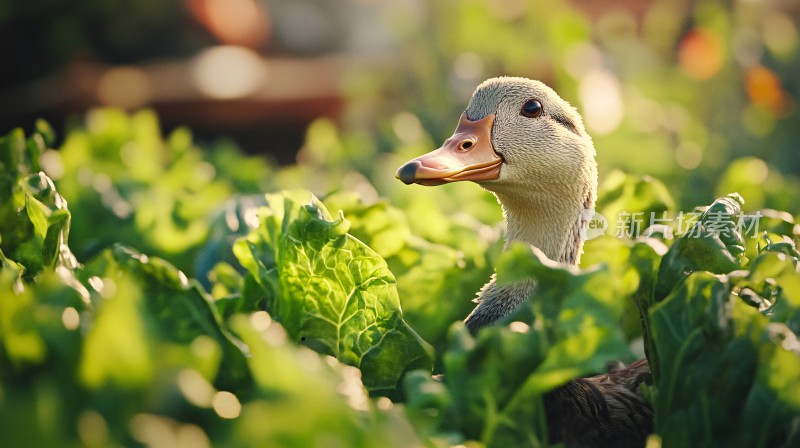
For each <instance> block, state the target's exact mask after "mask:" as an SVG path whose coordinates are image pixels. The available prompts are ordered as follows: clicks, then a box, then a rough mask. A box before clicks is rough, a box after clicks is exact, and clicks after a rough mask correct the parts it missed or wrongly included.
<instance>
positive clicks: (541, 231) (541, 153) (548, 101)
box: [397, 77, 653, 448]
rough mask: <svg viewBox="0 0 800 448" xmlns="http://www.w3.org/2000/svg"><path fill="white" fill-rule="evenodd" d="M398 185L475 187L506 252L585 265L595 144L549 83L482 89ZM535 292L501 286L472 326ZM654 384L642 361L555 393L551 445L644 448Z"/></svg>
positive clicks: (506, 80) (505, 81) (499, 82)
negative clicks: (501, 232) (646, 391)
mask: <svg viewBox="0 0 800 448" xmlns="http://www.w3.org/2000/svg"><path fill="white" fill-rule="evenodd" d="M397 177H398V178H399V179H400V180H402V181H403V182H405V183H409V184H410V183H419V184H423V185H440V184H443V183H448V182H456V181H464V180H469V181H473V182H475V183H477V184H479V185H480V186H481V187H483V188H485V189H486V190H489V191H490V192H492V193H493V194H494V195H495V196H496V197H497V200H498V202H499V203H500V205H501V207H502V209H503V217H504V221H505V224H506V233H505V235H506V236H505V237H506V240H505V245H506V248H507V247H508V246H509V245H510V244H511V243H512V242H515V241H522V242H525V243H527V244H529V245H531V246H534V247H536V248H538V249H539V250H541V251H542V252H543V253H544V254H545V255H547V257H548V258H550V259H552V260H554V261H558V262H561V263H565V264H570V265H578V263H579V262H580V256H581V253H582V249H583V240H582V239H581V237H580V235H581V229H582V227H583V226H584V225H585V217H586V216H588V215H587V213H586V212H585V211H586V210H589V209H592V208H593V207H594V202H595V199H596V195H597V164H596V162H595V149H594V144H593V143H592V139H591V137H590V136H589V135H588V134H587V133H586V131H585V129H584V126H583V121H582V119H581V117H580V115H579V114H578V112H577V111H576V110H575V108H573V107H572V106H570V105H569V103H567V102H566V101H564V100H563V99H562V98H561V97H559V96H558V94H557V93H556V92H555V91H553V90H552V89H551V88H549V87H548V86H546V85H545V84H543V83H541V82H539V81H534V80H530V79H526V78H511V77H501V78H492V79H489V80H487V81H485V82H484V83H482V84H481V85H479V86H478V87H477V89H476V90H475V93H474V94H473V96H472V98H471V100H470V102H469V105H468V106H467V108H466V110H465V112H464V113H463V114H462V116H461V120H460V121H459V124H458V127H457V128H456V131H455V133H454V134H453V136H452V137H451V138H449V139H447V140H446V141H445V143H444V144H443V145H442V147H441V148H439V149H437V150H436V151H433V152H431V153H428V154H425V155H423V156H420V157H418V158H416V159H414V160H411V161H409V162H408V163H406V164H405V165H403V166H402V167H400V169H398V171H397ZM535 288H536V285H535V283H534V282H533V281H524V282H520V283H517V284H512V285H497V284H496V283H495V281H494V277H493V278H492V279H490V281H489V283H487V284H486V285H485V286H484V287H483V288H482V289H481V290H480V291H479V292H478V297H477V299H476V302H478V305H477V306H476V307H475V309H474V310H473V311H472V313H471V314H470V315H469V316H468V317H467V318H466V320H465V325H466V326H467V328H468V329H469V330H470V331H471V332H472V333H475V332H477V331H478V330H479V329H480V328H482V327H484V326H487V325H493V324H496V323H499V322H502V321H503V320H504V319H505V318H507V317H508V316H510V315H511V314H512V313H514V311H516V310H517V309H518V308H519V307H520V305H522V304H523V303H525V301H527V300H528V297H530V296H531V294H534V293H535ZM649 377H650V369H649V367H648V365H647V361H646V360H642V361H639V362H636V363H633V364H631V365H630V366H627V367H624V368H621V369H617V370H614V371H610V372H608V373H606V374H603V375H598V376H594V377H590V378H576V379H573V380H572V381H570V382H568V383H567V384H565V385H564V386H562V387H559V388H557V389H555V390H553V391H551V392H549V393H548V394H546V396H545V397H544V403H545V410H546V412H547V420H548V429H549V435H550V439H551V442H561V443H564V445H565V446H566V447H568V448H583V447H640V446H644V444H645V440H646V437H647V435H648V434H649V433H650V432H651V430H652V426H653V423H652V419H653V415H652V409H651V407H650V405H649V404H648V403H647V401H646V400H645V399H644V398H643V397H642V395H641V394H640V392H639V386H640V385H641V383H642V382H647V381H649Z"/></svg>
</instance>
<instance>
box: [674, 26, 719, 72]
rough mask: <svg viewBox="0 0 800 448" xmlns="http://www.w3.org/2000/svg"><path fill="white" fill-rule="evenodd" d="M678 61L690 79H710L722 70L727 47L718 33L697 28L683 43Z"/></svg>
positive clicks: (687, 35) (690, 32)
mask: <svg viewBox="0 0 800 448" xmlns="http://www.w3.org/2000/svg"><path fill="white" fill-rule="evenodd" d="M678 60H679V63H680V66H681V69H682V70H683V71H684V73H686V75H687V76H689V77H690V78H693V79H697V80H706V79H710V78H712V77H713V76H714V75H716V74H717V72H719V70H720V68H722V63H723V62H724V61H725V46H724V45H723V42H722V39H721V38H720V37H719V35H718V34H717V33H716V32H714V31H711V30H709V29H707V28H695V29H693V30H692V31H689V33H687V34H686V36H685V37H684V38H683V40H682V41H681V43H680V49H679V54H678Z"/></svg>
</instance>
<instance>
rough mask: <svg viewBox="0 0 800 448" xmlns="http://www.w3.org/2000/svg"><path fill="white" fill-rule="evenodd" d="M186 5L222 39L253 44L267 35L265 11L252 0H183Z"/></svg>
mask: <svg viewBox="0 0 800 448" xmlns="http://www.w3.org/2000/svg"><path fill="white" fill-rule="evenodd" d="M186 5H187V7H188V8H189V11H190V12H191V13H192V15H193V16H194V17H195V19H196V20H197V21H198V22H200V24H201V25H203V27H205V28H206V29H207V30H208V31H209V32H211V34H213V35H214V37H216V38H217V39H218V40H219V41H220V42H222V43H225V44H230V45H240V46H243V47H250V48H257V47H259V46H260V45H262V44H264V43H265V42H266V41H267V38H268V37H269V31H270V26H269V15H268V14H267V11H266V10H265V9H264V8H263V7H262V6H261V4H260V3H259V2H257V1H256V0H186Z"/></svg>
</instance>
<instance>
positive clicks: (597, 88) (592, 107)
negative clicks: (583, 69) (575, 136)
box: [579, 70, 624, 134]
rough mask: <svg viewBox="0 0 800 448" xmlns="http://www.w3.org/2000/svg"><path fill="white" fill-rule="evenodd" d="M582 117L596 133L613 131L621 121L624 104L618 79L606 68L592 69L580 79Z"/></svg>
mask: <svg viewBox="0 0 800 448" xmlns="http://www.w3.org/2000/svg"><path fill="white" fill-rule="evenodd" d="M579 97H580V100H581V104H582V105H583V111H582V112H583V117H584V120H585V121H586V126H587V127H588V128H589V130H591V131H593V132H595V133H596V134H608V133H611V132H613V131H614V130H615V129H617V127H618V126H619V125H620V123H621V122H622V117H623V116H624V106H623V104H622V93H621V91H620V85H619V81H617V78H615V77H614V75H612V74H611V73H609V72H608V71H606V70H593V71H591V72H589V73H588V74H587V75H586V76H584V77H583V78H582V79H581V82H580V88H579Z"/></svg>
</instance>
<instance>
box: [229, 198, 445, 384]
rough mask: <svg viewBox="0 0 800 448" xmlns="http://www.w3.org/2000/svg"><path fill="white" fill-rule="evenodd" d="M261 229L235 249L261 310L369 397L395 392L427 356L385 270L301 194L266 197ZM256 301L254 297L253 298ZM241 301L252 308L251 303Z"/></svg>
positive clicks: (344, 224) (340, 221) (344, 226)
mask: <svg viewBox="0 0 800 448" xmlns="http://www.w3.org/2000/svg"><path fill="white" fill-rule="evenodd" d="M267 202H268V203H269V204H270V206H269V207H268V208H262V209H261V210H260V212H261V216H260V219H261V226H260V227H259V228H258V229H256V230H254V231H253V232H252V233H251V234H250V235H249V236H248V237H247V238H245V239H241V240H239V241H238V242H237V243H236V245H235V247H234V253H235V254H236V256H237V258H238V259H239V262H240V263H241V264H242V265H243V266H244V267H245V268H246V269H247V270H248V271H249V275H250V276H252V277H253V278H254V279H255V281H256V282H257V283H258V284H259V285H260V286H261V288H262V293H263V297H264V299H265V305H266V310H267V311H268V312H269V313H270V314H271V315H272V316H273V318H274V319H276V320H277V321H279V322H280V323H281V324H282V325H283V326H284V327H285V328H286V331H287V332H288V334H289V336H290V337H291V338H292V340H294V341H298V342H304V343H305V344H306V345H308V346H310V347H312V348H314V349H316V350H317V351H319V352H321V353H326V354H330V355H333V356H335V357H336V358H337V359H339V360H340V361H342V362H344V363H346V364H350V365H354V366H358V367H359V368H360V369H361V371H362V374H363V378H364V384H365V385H366V386H367V387H369V388H370V389H373V390H375V389H390V388H394V387H396V386H397V384H398V381H399V380H400V377H401V376H402V374H403V373H404V372H406V371H408V370H411V369H417V368H427V369H430V366H431V358H432V354H431V352H430V349H429V346H428V345H427V343H425V342H424V341H423V340H422V339H421V338H420V337H419V336H418V335H417V334H416V333H415V332H414V331H413V330H412V329H411V328H410V327H409V326H408V325H407V324H406V323H405V321H404V320H403V315H402V311H401V309H400V302H399V299H398V295H397V289H396V285H395V278H394V276H393V275H392V273H391V272H390V271H389V268H388V267H387V265H386V262H385V261H384V260H383V259H382V258H381V257H380V256H379V255H378V254H377V253H375V252H374V251H373V250H372V249H370V248H369V247H367V246H366V245H365V244H363V243H362V242H361V241H359V240H357V239H356V238H354V237H353V236H351V235H349V234H348V233H347V230H348V228H349V223H348V221H346V220H345V219H344V217H343V216H342V215H341V214H340V216H339V217H338V218H336V219H333V218H332V217H331V216H330V214H329V213H328V211H327V209H326V208H325V206H324V205H323V204H322V203H320V202H319V201H318V200H317V199H316V198H315V197H313V196H312V195H311V194H310V193H307V192H291V193H283V194H279V195H268V196H267ZM253 294H255V293H253ZM253 294H250V296H251V297H244V299H245V300H257V297H252V296H253Z"/></svg>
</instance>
